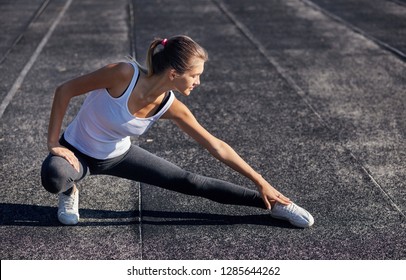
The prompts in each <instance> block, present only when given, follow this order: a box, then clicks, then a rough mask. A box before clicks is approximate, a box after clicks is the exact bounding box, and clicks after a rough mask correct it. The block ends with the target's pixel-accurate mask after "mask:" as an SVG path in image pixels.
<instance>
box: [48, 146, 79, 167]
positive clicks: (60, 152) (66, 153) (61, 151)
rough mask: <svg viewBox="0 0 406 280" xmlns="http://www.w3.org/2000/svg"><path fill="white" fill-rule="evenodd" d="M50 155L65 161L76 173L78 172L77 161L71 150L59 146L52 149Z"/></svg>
mask: <svg viewBox="0 0 406 280" xmlns="http://www.w3.org/2000/svg"><path fill="white" fill-rule="evenodd" d="M51 153H52V154H54V155H56V156H60V157H62V158H64V159H66V160H67V161H68V162H69V163H70V164H71V165H72V166H73V168H75V170H76V171H77V172H80V167H79V160H78V158H77V157H76V156H75V154H74V153H73V152H72V151H71V150H69V149H67V148H65V147H63V146H59V147H54V148H52V150H51Z"/></svg>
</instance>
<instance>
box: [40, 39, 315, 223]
mask: <svg viewBox="0 0 406 280" xmlns="http://www.w3.org/2000/svg"><path fill="white" fill-rule="evenodd" d="M207 58H208V56H207V53H206V51H205V50H204V49H203V48H202V47H201V46H200V45H198V44H197V43H196V42H194V41H193V40H192V39H191V38H189V37H187V36H175V37H172V38H170V39H163V40H162V39H157V40H154V41H153V42H152V43H151V45H150V47H149V50H148V54H147V69H144V68H143V67H141V66H140V65H138V64H137V63H126V62H122V63H117V64H110V65H107V66H105V67H103V68H101V69H99V70H97V71H95V72H93V73H90V74H87V75H84V76H81V77H78V78H75V79H73V80H70V81H68V82H66V83H64V84H62V85H61V86H59V87H58V88H57V89H56V92H55V96H54V101H53V105H52V111H51V116H50V121H49V128H48V149H49V152H50V154H49V155H48V157H47V158H46V159H45V161H44V162H43V165H42V170H41V179H42V184H43V186H44V187H45V189H46V190H48V191H49V192H51V193H55V194H59V205H58V219H59V221H60V222H61V223H62V224H65V225H75V224H77V223H78V222H79V209H78V205H79V191H78V189H77V188H76V183H77V182H79V181H80V180H82V179H83V178H84V177H85V176H86V175H95V174H106V175H112V176H117V177H121V178H126V179H130V180H134V181H138V182H143V183H147V184H150V185H155V186H159V187H161V188H165V189H169V190H173V191H176V192H180V193H184V194H188V195H195V196H201V197H205V198H208V199H211V200H214V201H217V202H219V203H224V204H235V205H246V206H253V207H258V208H263V209H268V210H267V211H269V214H270V215H271V216H272V217H274V218H278V219H284V220H288V221H289V222H290V223H291V224H293V225H295V226H297V227H310V226H311V225H312V224H313V221H314V220H313V217H312V216H311V215H310V213H308V212H307V211H306V210H304V209H303V208H301V207H299V206H297V205H296V204H294V203H293V202H292V201H290V200H289V199H288V198H287V197H285V196H284V195H282V194H281V193H280V192H279V191H277V190H276V189H275V188H273V187H272V186H271V185H270V184H269V183H268V182H267V181H266V180H265V179H264V178H262V177H261V175H260V174H258V173H257V172H256V171H254V170H253V169H252V168H251V167H250V166H249V165H248V164H247V163H246V162H245V161H244V160H243V159H242V158H241V157H240V156H239V155H237V153H236V152H235V151H234V150H233V149H232V148H231V147H230V146H229V145H228V144H226V143H225V142H223V141H221V140H219V139H217V138H216V137H214V136H213V135H211V134H210V133H209V132H208V131H207V130H205V129H204V128H203V127H202V126H201V125H200V124H199V123H198V122H197V120H196V119H195V117H194V116H193V114H192V113H191V112H190V110H189V109H188V108H187V107H186V106H185V105H184V104H183V103H182V102H180V101H179V100H178V99H176V97H175V95H174V93H173V92H172V91H178V92H180V93H181V94H183V95H186V96H188V95H189V94H190V93H191V91H192V90H193V89H194V88H195V87H196V86H198V85H199V84H200V75H201V74H202V73H203V69H204V63H205V62H206V61H207ZM88 92H90V93H89V95H88V96H87V98H86V100H85V101H84V103H83V105H82V107H81V109H80V111H79V113H78V114H77V116H76V118H75V119H74V120H73V121H72V122H71V123H70V124H69V126H68V127H67V128H66V130H65V132H64V133H63V134H62V136H60V133H61V126H62V121H63V118H64V115H65V113H66V110H67V107H68V104H69V102H70V100H71V98H72V97H74V96H78V95H81V94H85V93H88ZM159 118H164V119H170V120H172V121H173V122H174V123H175V124H176V125H177V126H178V127H179V128H180V129H181V130H182V131H184V132H185V133H187V134H188V135H190V136H191V137H192V138H193V139H194V140H196V141H197V142H198V143H199V144H200V145H202V146H203V147H204V148H206V149H207V150H208V151H209V152H210V153H211V154H212V155H213V156H214V157H215V158H217V159H219V160H220V161H222V162H223V163H225V164H226V165H228V166H229V167H231V168H233V169H234V170H236V171H238V172H239V173H241V174H242V175H244V176H246V177H247V178H249V179H250V180H251V181H252V182H253V183H254V184H255V185H256V186H257V189H258V191H254V190H251V189H248V188H245V187H242V186H238V185H235V184H232V183H229V182H226V181H222V180H217V179H213V178H209V177H204V176H200V175H197V174H194V173H190V172H187V171H185V170H183V169H181V168H180V167H178V166H176V165H174V164H172V163H169V162H167V161H166V160H164V159H162V158H159V157H157V156H155V155H153V154H151V153H149V152H147V151H145V150H144V149H142V148H140V147H138V146H135V145H132V144H131V141H130V136H139V135H142V134H143V133H145V131H147V129H149V128H150V127H151V125H152V124H153V123H154V122H156V121H157V120H158V119H159Z"/></svg>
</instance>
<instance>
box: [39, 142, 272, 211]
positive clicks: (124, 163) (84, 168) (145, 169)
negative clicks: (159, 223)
mask: <svg viewBox="0 0 406 280" xmlns="http://www.w3.org/2000/svg"><path fill="white" fill-rule="evenodd" d="M60 143H61V145H63V146H65V147H67V148H68V149H70V150H71V151H72V152H74V153H75V155H76V157H77V158H78V159H79V162H80V172H77V171H76V170H75V169H74V168H73V167H72V166H71V165H70V164H69V163H68V162H67V161H66V160H65V159H64V158H62V157H59V156H54V155H52V154H49V155H48V157H47V158H46V159H45V160H44V162H43V164H42V169H41V180H42V185H43V186H44V187H45V189H46V190H47V191H49V192H51V193H60V192H65V191H68V190H69V189H71V188H72V187H73V185H74V184H75V183H76V182H79V181H80V180H82V179H83V178H84V177H86V176H87V175H97V174H104V175H112V176H117V177H120V178H125V179H129V180H133V181H137V182H142V183H146V184H150V185H154V186H158V187H161V188H164V189H168V190H172V191H176V192H180V193H183V194H187V195H194V196H200V197H205V198H208V199H210V200H213V201H216V202H219V203H223V204H234V205H245V206H253V207H258V208H263V209H265V204H264V202H263V200H262V198H261V195H260V194H259V192H257V191H254V190H251V189H248V188H245V187H241V186H238V185H235V184H232V183H229V182H226V181H222V180H218V179H214V178H210V177H205V176H200V175H197V174H194V173H191V172H188V171H185V170H183V169H182V168H180V167H178V166H176V165H174V164H172V163H170V162H168V161H166V160H164V159H162V158H160V157H158V156H156V155H154V154H151V153H150V152H148V151H146V150H144V149H142V148H140V147H138V146H135V145H132V146H131V148H130V149H129V150H128V151H127V152H126V153H125V154H124V155H121V156H118V157H116V158H112V159H106V160H98V159H94V158H92V157H89V156H87V155H85V154H83V153H81V152H79V151H78V150H77V149H75V148H74V147H73V146H71V145H70V144H69V143H68V142H66V140H65V139H64V138H63V137H62V138H61V140H60Z"/></svg>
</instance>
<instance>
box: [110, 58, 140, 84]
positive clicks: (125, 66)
mask: <svg viewBox="0 0 406 280" xmlns="http://www.w3.org/2000/svg"><path fill="white" fill-rule="evenodd" d="M106 68H108V69H109V70H110V71H111V73H112V74H113V75H114V76H115V78H119V79H120V80H128V79H131V78H132V76H133V75H134V71H135V67H134V66H133V65H132V64H131V63H129V62H117V63H112V64H109V65H107V66H106Z"/></svg>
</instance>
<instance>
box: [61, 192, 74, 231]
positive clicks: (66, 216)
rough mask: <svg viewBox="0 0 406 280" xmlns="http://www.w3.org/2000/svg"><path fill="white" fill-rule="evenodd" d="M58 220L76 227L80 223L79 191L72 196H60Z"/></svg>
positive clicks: (62, 194)
mask: <svg viewBox="0 0 406 280" xmlns="http://www.w3.org/2000/svg"><path fill="white" fill-rule="evenodd" d="M58 220H59V221H60V222H61V223H62V224H64V225H76V224H77V223H78V222H79V190H77V189H76V190H75V191H74V192H73V193H72V194H71V195H65V194H64V193H60V194H59V203H58Z"/></svg>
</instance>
